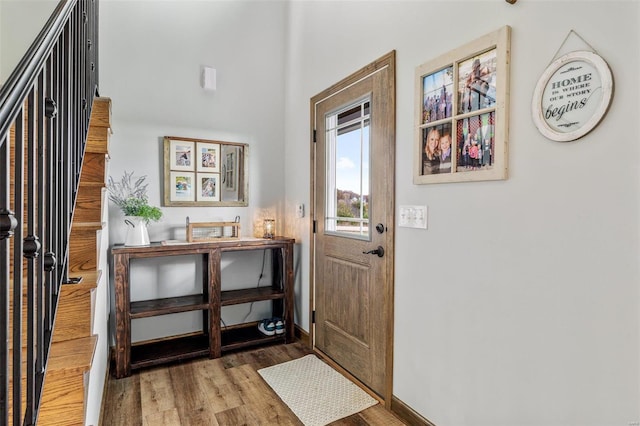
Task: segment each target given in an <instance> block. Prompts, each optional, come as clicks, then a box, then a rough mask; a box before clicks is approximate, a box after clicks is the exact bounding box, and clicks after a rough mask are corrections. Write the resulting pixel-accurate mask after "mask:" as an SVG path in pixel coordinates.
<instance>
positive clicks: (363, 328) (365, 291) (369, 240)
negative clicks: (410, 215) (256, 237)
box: [311, 52, 395, 403]
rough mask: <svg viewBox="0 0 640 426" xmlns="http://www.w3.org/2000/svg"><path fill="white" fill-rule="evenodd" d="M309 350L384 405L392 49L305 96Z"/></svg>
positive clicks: (389, 322) (389, 306)
mask: <svg viewBox="0 0 640 426" xmlns="http://www.w3.org/2000/svg"><path fill="white" fill-rule="evenodd" d="M311 113H312V120H311V121H312V126H313V133H314V135H315V141H316V142H315V143H313V146H312V161H313V168H314V176H313V179H312V182H313V184H312V193H313V194H312V196H313V199H312V204H313V211H312V214H313V219H314V221H315V222H314V223H315V233H314V244H313V247H312V259H313V267H312V269H313V272H312V283H311V285H312V295H313V296H312V297H313V306H312V309H315V315H314V316H315V323H314V324H313V326H312V330H311V333H312V339H313V343H314V348H315V349H316V350H317V351H318V352H320V353H321V354H323V355H325V356H326V357H328V358H330V359H331V360H333V361H334V362H335V363H337V364H338V365H339V366H340V367H342V368H343V369H345V370H346V371H348V372H349V373H350V374H351V375H353V376H354V377H355V378H356V379H358V380H359V381H360V382H362V383H363V384H364V385H366V386H367V387H369V388H370V389H371V390H372V391H373V392H375V393H376V394H378V395H379V396H380V398H382V399H383V400H384V401H385V402H387V403H390V402H391V384H392V382H391V373H392V354H393V347H392V345H393V253H394V250H393V241H394V237H393V229H394V181H395V52H391V53H389V54H388V55H386V56H384V57H382V58H380V59H378V60H377V61H375V62H373V63H372V64H369V65H368V66H366V67H365V68H363V69H361V70H360V71H358V72H356V73H354V74H352V75H351V76H349V77H347V78H346V79H344V80H342V81H341V82H339V83H337V84H336V85H334V86H332V87H330V88H329V89H327V90H325V91H324V92H322V93H320V94H318V95H317V96H315V97H313V98H312V99H311Z"/></svg>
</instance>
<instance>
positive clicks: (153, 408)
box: [102, 342, 404, 426]
mask: <svg viewBox="0 0 640 426" xmlns="http://www.w3.org/2000/svg"><path fill="white" fill-rule="evenodd" d="M309 353H311V351H310V350H309V349H308V348H307V347H306V346H305V345H303V344H302V343H300V342H296V343H292V344H289V345H274V346H267V347H261V348H258V349H253V350H249V351H244V352H235V353H230V354H226V355H224V356H222V357H221V358H217V359H200V360H194V361H190V362H184V363H179V364H171V365H168V366H162V367H155V368H149V369H145V370H140V371H137V372H134V373H133V374H132V375H131V376H130V377H126V378H123V379H119V380H116V379H114V378H112V377H111V378H109V382H108V384H107V394H106V397H105V407H104V417H103V419H102V426H125V425H126V426H163V425H166V426H192V425H194V426H195V425H203V426H214V425H220V426H227V425H229V426H230V425H233V426H240V425H251V426H253V425H302V423H301V422H300V420H298V418H297V417H296V416H295V415H294V414H293V412H292V411H291V410H290V409H289V407H287V406H286V405H285V404H284V403H283V402H282V401H281V400H280V398H279V397H278V396H277V395H276V394H275V392H273V391H272V390H271V388H270V387H269V386H268V385H267V384H266V383H265V382H264V380H263V379H262V377H261V376H260V375H259V374H258V373H257V370H259V369H261V368H264V367H269V366H271V365H275V364H279V363H281V362H285V361H290V360H292V359H296V358H300V357H302V356H305V355H307V354H309ZM403 424H404V423H402V422H401V421H400V420H398V419H397V418H396V417H395V416H394V415H393V414H392V413H391V412H389V411H387V410H385V409H384V408H383V407H382V406H381V405H380V404H377V405H375V406H373V407H371V408H368V409H366V410H364V411H362V412H360V413H357V414H354V415H352V416H349V417H346V418H344V419H340V420H337V421H335V422H333V423H331V425H332V426H356V425H357V426H366V425H372V426H374V425H380V426H383V425H384V426H389V425H403Z"/></svg>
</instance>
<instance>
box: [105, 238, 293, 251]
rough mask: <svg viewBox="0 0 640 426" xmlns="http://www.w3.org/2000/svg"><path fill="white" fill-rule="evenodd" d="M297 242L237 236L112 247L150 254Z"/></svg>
mask: <svg viewBox="0 0 640 426" xmlns="http://www.w3.org/2000/svg"><path fill="white" fill-rule="evenodd" d="M293 243H295V239H294V238H289V237H274V238H251V237H244V238H236V239H224V240H220V241H198V242H191V243H190V242H187V241H183V240H163V241H152V242H151V244H149V245H145V246H125V245H124V244H115V245H113V246H112V247H111V253H113V254H149V253H158V254H159V253H165V252H174V251H180V252H193V253H199V252H205V251H208V250H211V249H216V248H219V249H222V250H228V251H231V250H234V249H235V250H242V249H251V248H256V249H259V248H278V247H283V246H285V245H287V244H293Z"/></svg>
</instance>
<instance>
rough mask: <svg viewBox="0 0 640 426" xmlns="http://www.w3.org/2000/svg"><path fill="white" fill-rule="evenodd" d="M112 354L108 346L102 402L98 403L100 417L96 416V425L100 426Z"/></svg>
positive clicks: (102, 420) (102, 418)
mask: <svg viewBox="0 0 640 426" xmlns="http://www.w3.org/2000/svg"><path fill="white" fill-rule="evenodd" d="M112 355H114V351H113V348H109V354H108V355H107V368H106V369H105V370H106V371H105V377H104V385H103V389H102V402H101V403H100V404H101V405H100V417H98V426H102V425H103V424H104V423H103V422H104V408H105V406H106V405H107V404H106V401H107V391H108V387H109V378H110V377H111V356H112Z"/></svg>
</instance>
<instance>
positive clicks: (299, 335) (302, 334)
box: [293, 324, 311, 347]
mask: <svg viewBox="0 0 640 426" xmlns="http://www.w3.org/2000/svg"><path fill="white" fill-rule="evenodd" d="M293 334H294V335H295V336H296V339H298V340H300V341H301V342H302V343H304V344H305V345H306V346H308V347H311V340H310V339H309V333H307V332H306V331H304V330H303V329H301V328H300V326H299V325H297V324H296V325H295V327H294V333H293Z"/></svg>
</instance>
